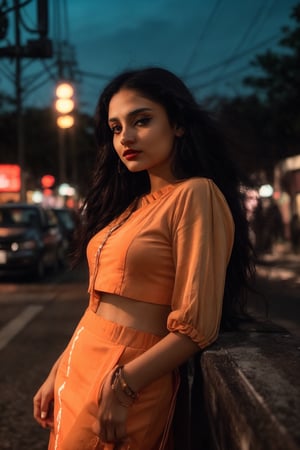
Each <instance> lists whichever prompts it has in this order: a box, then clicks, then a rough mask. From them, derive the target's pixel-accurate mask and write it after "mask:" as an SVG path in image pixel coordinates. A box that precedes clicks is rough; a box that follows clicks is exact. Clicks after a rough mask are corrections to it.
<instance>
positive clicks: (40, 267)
mask: <svg viewBox="0 0 300 450" xmlns="http://www.w3.org/2000/svg"><path fill="white" fill-rule="evenodd" d="M45 274H46V266H45V263H44V260H43V258H40V259H39V260H38V262H37V265H36V267H35V271H34V275H35V276H36V277H37V278H38V279H39V280H41V279H42V278H44V276H45Z"/></svg>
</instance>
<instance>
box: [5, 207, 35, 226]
mask: <svg viewBox="0 0 300 450" xmlns="http://www.w3.org/2000/svg"><path fill="white" fill-rule="evenodd" d="M38 223H39V216H38V212H37V211H36V210H35V209H30V208H17V207H16V208H0V226H29V225H31V226H35V225H37V224H38Z"/></svg>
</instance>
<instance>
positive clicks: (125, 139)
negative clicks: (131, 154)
mask: <svg viewBox="0 0 300 450" xmlns="http://www.w3.org/2000/svg"><path fill="white" fill-rule="evenodd" d="M134 141H135V137H134V134H133V133H132V132H130V131H129V130H124V131H123V134H122V137H121V141H120V142H121V144H122V145H128V144H132V143H133V142H134Z"/></svg>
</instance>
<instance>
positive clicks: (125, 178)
mask: <svg viewBox="0 0 300 450" xmlns="http://www.w3.org/2000/svg"><path fill="white" fill-rule="evenodd" d="M96 137H97V144H98V158H97V161H96V165H95V173H94V178H93V184H92V187H91V190H90V193H89V194H88V196H87V198H86V201H85V204H84V206H83V209H82V210H83V211H84V222H83V229H82V230H81V241H80V245H79V247H78V255H77V257H78V258H80V256H82V254H83V253H84V252H85V249H86V246H87V258H88V264H89V270H90V285H89V292H90V302H89V307H88V309H87V311H86V312H85V314H84V316H83V318H82V319H81V321H80V323H79V324H78V326H77V328H76V330H75V332H74V335H73V337H72V339H71V341H70V343H69V345H68V347H67V349H66V350H65V351H64V353H63V355H62V356H61V357H60V358H59V360H58V361H57V362H56V364H55V365H54V367H53V368H52V370H51V372H50V374H49V376H48V378H47V379H46V381H45V383H44V384H43V385H42V386H41V388H40V389H39V391H38V392H37V394H36V396H35V398H34V415H35V418H36V420H37V421H38V422H39V423H40V424H41V425H42V426H51V427H53V430H52V433H51V438H50V444H49V449H51V450H52V449H59V450H62V449H64V450H67V449H68V450H75V449H78V450H79V449H80V450H83V449H98V450H99V449H113V448H118V449H131V450H158V449H167V448H168V449H171V448H173V447H172V432H171V421H172V414H173V411H174V404H175V401H176V392H177V389H178V385H179V377H178V370H177V368H178V367H179V366H180V365H181V364H182V363H183V362H185V361H186V360H187V359H188V358H189V357H190V356H191V355H193V354H195V353H196V352H198V351H199V350H201V349H204V348H205V347H207V346H208V345H210V344H211V343H212V342H214V341H215V339H216V338H217V335H218V331H219V327H220V323H221V322H222V324H223V325H226V324H227V325H228V324H229V323H230V322H232V320H233V319H234V315H235V313H236V311H237V306H238V305H239V304H241V293H242V290H243V289H244V288H245V287H246V286H247V280H248V277H249V276H250V274H251V270H252V263H251V258H250V255H251V251H250V244H249V239H248V228H247V221H246V219H245V216H244V211H243V208H242V206H241V200H240V194H239V183H238V179H237V175H236V172H235V169H234V167H233V165H232V163H231V162H230V160H229V158H228V155H227V154H226V150H225V143H224V140H223V139H222V138H221V136H220V133H219V132H218V131H217V128H216V126H215V123H214V122H213V121H212V120H211V119H210V118H209V117H208V115H207V114H206V113H205V112H203V111H202V110H201V108H200V107H199V106H198V104H197V103H196V101H195V100H194V98H193V96H192V94H191V93H190V92H189V90H188V89H187V87H186V86H185V85H184V84H183V82H182V81H181V80H180V79H178V78H177V77H176V76H175V75H174V74H172V73H170V72H169V71H167V70H164V69H160V68H149V69H142V70H136V71H130V72H125V73H123V74H121V75H119V76H117V77H116V78H115V79H114V80H113V81H112V82H111V83H110V84H109V85H108V86H107V87H106V88H105V89H104V91H103V93H102V95H101V97H100V99H99V103H98V107H97V113H96ZM53 400H54V415H53V413H52V408H51V405H52V402H53Z"/></svg>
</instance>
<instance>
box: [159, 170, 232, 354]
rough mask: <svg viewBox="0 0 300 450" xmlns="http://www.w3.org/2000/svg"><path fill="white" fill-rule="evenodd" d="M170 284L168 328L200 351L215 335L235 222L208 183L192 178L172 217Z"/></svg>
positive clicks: (218, 323) (219, 194)
mask: <svg viewBox="0 0 300 450" xmlns="http://www.w3.org/2000/svg"><path fill="white" fill-rule="evenodd" d="M173 219H174V220H173V231H172V234H173V245H174V247H173V258H174V264H175V284H174V290H173V295H172V303H171V312H170V314H169V316H168V321H167V327H168V330H169V331H171V332H175V331H177V332H180V333H183V334H185V335H188V336H189V337H190V338H191V339H192V340H193V341H194V342H195V343H197V344H198V345H199V347H200V348H204V347H206V346H208V345H210V344H211V343H212V342H213V341H214V340H215V339H216V338H217V335H218V332H219V327H220V320H221V314H222V301H223V293H224V285H225V276H226V269H227V264H228V262H229V259H230V254H231V250H232V245H233V239H234V223H233V219H232V216H231V213H230V210H229V207H228V205H227V203H226V200H225V198H224V196H223V194H222V193H221V192H220V190H219V189H218V188H217V186H216V185H215V184H214V183H213V182H212V181H211V180H208V179H204V178H201V179H200V178H199V179H193V181H192V182H191V184H189V185H188V186H187V188H186V189H185V191H183V192H182V193H181V196H180V198H178V202H177V204H176V212H175V214H174V216H173Z"/></svg>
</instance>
